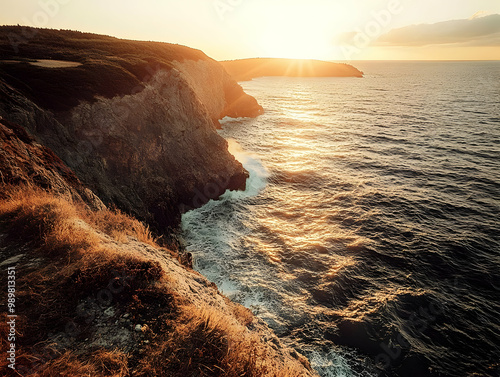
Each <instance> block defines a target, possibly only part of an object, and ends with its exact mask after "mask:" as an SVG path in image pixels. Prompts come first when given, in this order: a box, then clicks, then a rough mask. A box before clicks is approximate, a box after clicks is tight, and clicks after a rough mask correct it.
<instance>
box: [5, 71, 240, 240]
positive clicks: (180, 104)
mask: <svg viewBox="0 0 500 377" xmlns="http://www.w3.org/2000/svg"><path fill="white" fill-rule="evenodd" d="M0 89H1V90H0V92H1V94H2V99H3V100H2V101H0V115H1V116H3V117H5V118H6V119H10V120H15V121H17V122H18V123H20V124H22V125H24V126H25V127H26V128H27V129H28V130H29V131H30V132H31V133H32V134H33V135H36V137H38V138H39V140H40V141H41V142H42V143H43V144H44V145H47V146H48V147H49V148H51V149H52V150H53V151H54V152H55V153H56V154H57V155H58V156H59V157H60V158H61V159H62V160H63V161H64V162H65V163H66V164H67V165H68V166H69V167H70V168H71V169H72V170H73V171H74V172H75V173H76V175H77V176H78V178H79V179H80V180H81V181H82V182H83V183H84V184H85V185H87V186H88V187H89V188H90V189H91V190H92V191H94V192H95V193H96V194H97V195H98V196H99V197H100V198H101V199H102V200H103V202H104V203H106V204H113V205H116V206H117V207H119V208H120V209H122V210H125V211H127V212H129V213H132V214H134V215H135V216H137V217H139V218H140V219H143V220H145V221H147V222H148V223H149V224H150V225H152V226H153V227H155V228H156V229H157V230H158V231H160V232H161V231H164V230H165V228H166V227H169V226H175V225H177V224H178V222H179V220H180V214H181V213H182V212H183V211H185V210H187V209H190V208H194V207H199V206H200V205H202V204H204V203H205V202H207V201H208V200H210V199H213V198H217V197H218V196H220V195H221V194H222V193H224V191H225V190H226V189H233V190H236V189H244V188H245V182H246V178H247V177H248V173H247V172H246V171H245V170H244V169H243V167H242V165H241V164H240V163H239V162H237V161H236V160H235V158H234V157H233V156H232V155H231V154H230V153H229V152H228V150H227V143H226V141H225V140H224V139H223V138H222V137H221V136H219V135H218V134H217V132H216V130H215V126H214V122H213V121H212V119H211V117H210V115H209V113H208V112H207V110H206V106H205V105H203V104H202V102H201V101H200V99H199V97H198V96H197V94H196V93H195V91H194V90H193V89H192V87H191V86H190V84H189V83H188V81H187V80H186V78H185V75H183V74H181V73H180V72H179V71H177V70H176V69H170V70H162V71H158V72H157V73H156V74H155V75H154V76H153V77H152V78H151V79H150V80H149V81H148V82H147V83H145V87H144V89H142V90H141V91H140V92H138V93H136V94H129V95H125V96H116V97H114V98H110V99H109V98H104V97H98V98H96V100H95V101H94V102H92V103H89V102H81V103H80V105H78V106H76V107H74V108H73V109H72V110H71V111H69V112H65V113H56V114H53V113H51V112H49V111H46V110H44V109H41V108H40V107H38V106H37V105H36V104H34V103H33V102H31V101H30V100H29V99H27V98H26V97H24V96H23V95H22V94H21V93H19V92H18V91H16V90H15V89H13V88H12V87H10V86H8V85H6V84H2V85H0Z"/></svg>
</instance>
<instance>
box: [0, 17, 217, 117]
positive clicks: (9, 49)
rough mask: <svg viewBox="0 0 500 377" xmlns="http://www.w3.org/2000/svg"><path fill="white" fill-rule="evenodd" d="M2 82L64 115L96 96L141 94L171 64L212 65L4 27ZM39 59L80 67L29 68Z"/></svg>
mask: <svg viewBox="0 0 500 377" xmlns="http://www.w3.org/2000/svg"><path fill="white" fill-rule="evenodd" d="M0 56H2V60H7V61H8V60H17V61H20V62H19V63H11V62H10V63H2V62H1V61H0V79H2V80H4V81H5V82H6V83H8V84H10V85H12V86H14V87H15V88H17V89H18V90H20V91H21V92H22V93H23V94H24V95H26V96H27V97H28V98H30V99H31V100H33V101H34V102H35V103H37V104H38V105H40V106H42V107H44V108H47V109H50V110H54V111H65V110H69V109H71V108H72V107H74V106H76V105H77V104H78V103H79V101H82V100H86V101H92V100H93V99H94V97H95V96H96V95H99V96H104V97H107V98H111V97H113V96H116V95H125V94H130V93H132V92H137V91H140V90H141V89H142V88H143V85H142V82H143V81H147V79H149V78H151V77H152V76H153V75H154V73H155V72H156V71H158V70H159V69H169V68H171V62H172V61H184V60H186V59H188V60H200V59H209V58H208V57H207V56H206V55H205V54H204V53H203V52H201V51H199V50H195V49H192V48H189V47H186V46H181V45H174V44H169V43H160V42H141V41H131V40H123V39H118V38H114V37H109V36H104V35H97V34H90V33H81V32H78V31H68V30H51V29H35V28H25V27H18V26H0ZM38 59H50V60H65V61H74V62H78V63H82V65H81V66H78V67H71V68H44V67H37V66H34V65H31V64H29V62H30V61H34V60H38Z"/></svg>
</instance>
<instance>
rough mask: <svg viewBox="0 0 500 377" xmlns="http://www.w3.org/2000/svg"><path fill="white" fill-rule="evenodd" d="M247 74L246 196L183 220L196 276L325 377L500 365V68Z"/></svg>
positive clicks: (242, 155) (241, 133) (238, 151)
mask: <svg viewBox="0 0 500 377" xmlns="http://www.w3.org/2000/svg"><path fill="white" fill-rule="evenodd" d="M355 65H356V67H357V68H359V69H361V70H362V71H364V73H365V77H364V78H361V79H360V78H284V77H264V78H258V79H254V80H253V81H248V82H243V83H241V84H242V86H243V87H244V89H245V91H246V92H247V93H249V94H251V95H253V96H254V97H255V98H257V100H258V101H259V103H260V104H261V105H263V107H264V109H265V114H264V115H262V116H260V117H258V118H256V119H225V120H224V121H223V122H222V125H223V130H222V131H221V135H222V136H224V137H225V138H226V139H227V140H228V143H229V147H230V150H231V151H232V153H233V154H234V155H235V156H236V158H237V159H238V160H239V161H241V162H242V163H243V165H244V166H245V168H246V169H247V170H248V171H249V172H250V178H249V180H248V182H247V189H246V191H244V192H226V194H224V195H223V196H222V197H221V198H220V200H217V201H211V202H209V203H208V204H207V205H205V206H204V207H202V208H200V209H197V210H195V211H191V212H189V213H186V214H185V215H184V216H183V218H182V227H183V232H184V239H185V242H186V245H187V248H188V250H189V251H191V252H192V253H193V255H194V262H195V268H196V270H198V271H199V272H201V273H202V274H204V275H205V276H206V277H207V278H208V279H210V280H211V281H213V282H215V283H216V284H217V285H218V287H219V289H220V290H221V291H222V292H223V293H224V294H226V295H227V296H229V297H230V298H231V299H233V300H235V301H237V302H239V303H241V304H243V305H245V306H246V307H248V308H250V309H251V310H252V311H253V312H254V313H255V314H256V315H257V316H259V317H261V318H262V319H263V320H265V321H266V322H267V323H268V324H269V326H270V327H271V328H273V329H274V331H275V332H276V333H277V334H278V335H279V337H280V338H281V339H282V341H283V342H284V343H286V344H289V345H291V346H293V347H295V348H296V349H297V350H299V351H301V352H303V353H304V354H306V355H307V356H308V357H309V359H310V360H311V363H312V365H313V367H314V368H315V369H316V370H317V371H318V372H319V374H320V375H321V376H375V375H388V376H426V375H432V376H434V375H435V376H466V375H471V374H472V373H477V374H478V375H491V376H495V375H500V369H499V368H500V364H499V363H500V361H499V360H500V320H499V317H500V277H499V272H500V229H499V214H500V200H499V199H500V62H358V63H356V64H355Z"/></svg>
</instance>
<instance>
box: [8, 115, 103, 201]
mask: <svg viewBox="0 0 500 377" xmlns="http://www.w3.org/2000/svg"><path fill="white" fill-rule="evenodd" d="M0 185H4V186H5V185H9V186H18V185H29V186H36V187H41V188H44V189H48V190H51V191H53V192H57V193H59V194H60V195H62V196H66V197H70V198H72V199H74V200H77V201H82V202H85V203H86V204H88V205H89V206H90V207H91V208H93V209H101V208H104V204H103V203H102V201H101V200H100V199H99V198H98V197H97V196H96V195H95V194H94V193H93V192H92V191H91V190H89V189H88V188H86V187H85V186H84V185H83V184H82V183H81V182H80V180H79V179H78V178H77V176H76V175H75V173H73V171H72V170H71V169H70V168H68V166H66V165H65V164H64V162H63V161H61V159H60V158H59V157H57V156H56V155H55V154H54V152H52V150H50V149H49V148H47V147H44V146H43V145H40V144H39V143H37V142H36V141H35V140H34V139H33V138H32V137H31V136H30V135H29V134H28V133H27V132H26V131H25V130H24V129H23V128H22V127H21V126H19V125H17V124H15V123H12V122H9V121H7V120H5V119H1V118H0ZM2 194H5V193H2Z"/></svg>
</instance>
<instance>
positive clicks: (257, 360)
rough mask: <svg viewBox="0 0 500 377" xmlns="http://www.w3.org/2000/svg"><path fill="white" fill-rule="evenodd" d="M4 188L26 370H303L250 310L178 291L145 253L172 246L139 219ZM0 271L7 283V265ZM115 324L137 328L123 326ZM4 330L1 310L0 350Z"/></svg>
mask: <svg viewBox="0 0 500 377" xmlns="http://www.w3.org/2000/svg"><path fill="white" fill-rule="evenodd" d="M7 193H9V194H7ZM2 196H3V197H2V198H1V199H0V225H1V228H0V229H2V234H1V237H0V246H1V247H2V249H3V250H4V251H3V253H4V254H6V257H8V258H14V259H10V260H11V261H14V262H15V263H14V262H12V263H10V264H13V265H16V266H17V267H16V272H17V273H16V275H17V281H16V284H17V285H16V296H17V301H16V302H17V306H16V313H17V314H19V317H18V319H17V320H16V322H17V327H16V330H17V331H18V341H17V363H18V369H19V370H21V371H22V375H23V376H32V377H33V376H55V375H67V376H83V375H92V376H128V375H133V376H194V375H196V376H256V377H257V376H304V375H307V374H308V373H306V374H304V373H305V372H307V369H305V368H304V366H303V365H308V364H307V361H306V360H305V359H304V358H302V357H300V356H297V359H293V358H289V360H288V361H285V362H283V360H281V361H280V359H279V358H278V357H276V353H275V351H274V350H273V349H272V348H270V347H269V346H268V345H267V344H264V343H263V342H262V341H261V339H260V338H258V337H256V336H255V335H254V334H252V333H251V332H250V331H248V326H250V324H251V323H252V321H253V320H254V317H253V315H252V314H251V313H250V312H249V311H248V310H247V309H245V308H243V307H241V306H239V305H236V304H233V303H231V302H229V301H228V300H227V305H228V307H229V308H232V309H231V310H232V312H231V313H227V312H223V311H221V310H218V309H217V308H215V307H214V306H210V305H209V304H207V303H201V304H200V303H198V305H196V306H195V305H193V304H192V303H190V302H189V300H187V297H183V295H182V294H181V293H180V291H179V290H178V289H177V288H176V287H177V286H179V284H180V283H179V281H177V279H178V278H179V277H178V276H177V275H176V274H175V273H174V270H175V269H174V270H172V269H168V268H167V267H165V265H164V264H162V263H161V262H159V261H161V259H156V260H155V259H154V258H147V257H145V255H153V254H154V253H161V255H162V256H165V257H167V258H174V259H175V258H176V255H175V253H173V252H171V251H169V250H167V249H162V248H159V247H158V246H157V245H156V244H155V240H154V239H153V238H152V237H151V235H150V233H149V231H148V229H147V228H146V227H145V226H144V225H142V224H141V223H139V222H138V221H136V220H134V219H131V218H129V217H128V216H126V215H124V214H122V213H120V212H115V211H109V210H104V211H90V210H88V209H86V208H85V207H84V206H82V205H80V204H79V203H73V202H70V201H68V200H65V199H61V198H58V197H56V196H54V195H52V194H50V193H47V192H43V191H40V190H36V189H28V188H19V187H14V188H7V190H4V191H3V195H2ZM138 250H143V251H144V250H145V251H144V252H139V251H138ZM169 263H174V262H173V261H172V262H169ZM175 263H177V262H175ZM7 264H9V263H7ZM177 265H178V264H177ZM185 274H188V275H189V274H193V277H194V278H196V276H195V275H196V274H195V273H194V272H188V271H186V272H185ZM121 277H124V278H121ZM197 279H199V278H197ZM0 280H1V284H2V285H3V286H6V281H5V280H6V275H5V274H2V276H1V277H0ZM111 286H112V287H114V288H115V290H112V292H113V297H112V300H111V301H109V302H108V303H106V304H105V305H104V306H102V307H101V306H100V305H99V301H97V304H96V302H95V300H94V305H93V307H92V306H89V307H88V308H86V309H82V303H88V302H89V298H92V297H96V296H97V297H99V294H100V292H102V290H103V288H105V287H108V289H110V290H111V288H110V287H111ZM117 287H118V288H120V289H116V288H117ZM191 289H192V288H191ZM3 294H4V292H2V295H3ZM2 301H3V298H2ZM108 306H109V307H108ZM91 309H92V310H91ZM102 313H112V314H111V315H110V317H109V318H108V317H107V316H106V315H104V314H102ZM125 314H126V315H125ZM3 317H5V315H4V316H3ZM124 318H128V319H127V320H124ZM68 323H71V324H72V326H68ZM122 323H124V326H125V328H126V327H128V328H134V327H135V326H136V324H141V326H142V327H141V328H140V331H139V332H137V331H135V330H130V329H129V330H126V329H123V328H121V327H122ZM103 328H105V330H106V331H107V332H106V333H105V336H103V335H102V331H103ZM75 329H76V330H75ZM7 331H8V328H7V325H6V318H2V321H1V322H0V335H1V341H2V342H3V343H4V344H3V345H2V348H3V349H5V348H4V346H5V347H6V346H7V344H6V336H5V335H6V332H7ZM100 331H101V333H99V332H100ZM120 331H121V332H120ZM117 333H120V334H125V335H121V336H120V337H116V334H117ZM54 334H62V335H58V336H55V335H54ZM115 337H116V339H118V340H117V341H116V342H113V341H112V339H115ZM100 338H104V339H100ZM96 341H97V342H101V343H96ZM96 344H98V345H96ZM290 360H291V361H290ZM6 363H7V361H6V360H5V358H3V359H2V360H0V368H2V369H4V368H5V369H4V370H6ZM301 363H302V364H301Z"/></svg>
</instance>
